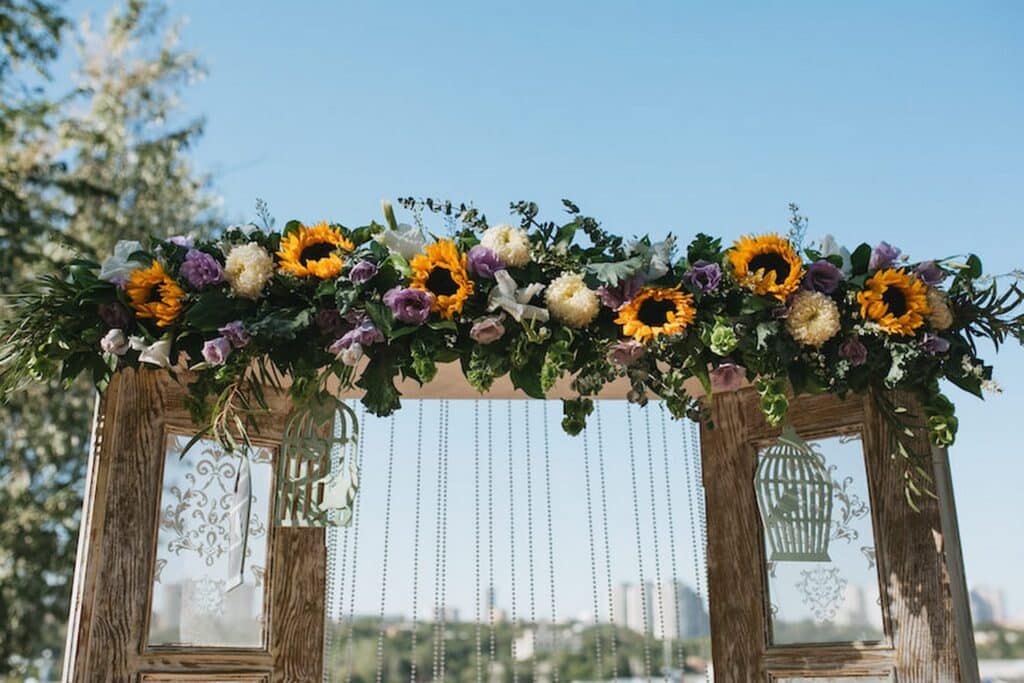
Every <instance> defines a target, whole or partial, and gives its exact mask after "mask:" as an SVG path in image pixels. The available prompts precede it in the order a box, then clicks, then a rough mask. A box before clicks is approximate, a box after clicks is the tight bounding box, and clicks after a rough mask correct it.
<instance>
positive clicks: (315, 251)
mask: <svg viewBox="0 0 1024 683" xmlns="http://www.w3.org/2000/svg"><path fill="white" fill-rule="evenodd" d="M333 252H334V245H333V244H331V243H330V242H319V243H317V244H311V245H309V246H308V247H306V248H305V249H303V250H302V253H300V254H299V263H301V264H302V265H306V264H307V263H309V262H310V261H319V260H320V259H322V258H325V257H327V256H330V255H331V254H332V253H333Z"/></svg>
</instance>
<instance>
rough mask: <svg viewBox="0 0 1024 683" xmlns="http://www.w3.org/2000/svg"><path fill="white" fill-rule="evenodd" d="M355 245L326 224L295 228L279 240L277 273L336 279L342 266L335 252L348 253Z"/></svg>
mask: <svg viewBox="0 0 1024 683" xmlns="http://www.w3.org/2000/svg"><path fill="white" fill-rule="evenodd" d="M353 249H355V245H354V244H353V243H352V241H351V240H350V239H348V238H347V237H345V235H344V234H342V232H341V230H339V229H337V228H333V227H331V226H330V225H328V224H327V222H326V221H321V222H320V223H317V224H316V225H313V226H309V227H307V226H305V225H301V226H299V229H298V230H296V231H295V232H292V233H290V234H288V235H286V236H285V237H284V238H283V239H282V240H281V245H280V248H279V250H278V252H277V258H278V260H279V262H280V264H281V271H282V272H285V273H289V274H291V275H294V276H296V277H316V278H320V279H321V280H326V279H329V278H332V277H337V276H338V274H339V273H340V272H341V268H342V266H343V265H344V264H345V259H344V257H343V256H342V255H341V254H339V253H338V251H339V250H341V251H345V252H350V251H352V250H353Z"/></svg>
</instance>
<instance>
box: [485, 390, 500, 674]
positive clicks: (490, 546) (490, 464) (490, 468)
mask: <svg viewBox="0 0 1024 683" xmlns="http://www.w3.org/2000/svg"><path fill="white" fill-rule="evenodd" d="M493 405H494V401H488V402H487V576H488V582H487V631H488V633H487V649H488V653H487V679H488V680H490V678H491V671H492V669H493V667H494V662H495V660H496V659H497V657H498V643H497V638H496V636H495V633H494V616H495V614H494V605H493V604H492V602H493V600H494V420H493V417H494V414H493V413H494V411H493V410H492V406H493Z"/></svg>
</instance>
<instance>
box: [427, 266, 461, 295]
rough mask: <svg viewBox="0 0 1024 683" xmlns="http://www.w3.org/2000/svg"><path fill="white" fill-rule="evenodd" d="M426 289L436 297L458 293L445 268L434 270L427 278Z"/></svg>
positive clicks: (450, 274) (449, 273)
mask: <svg viewBox="0 0 1024 683" xmlns="http://www.w3.org/2000/svg"><path fill="white" fill-rule="evenodd" d="M427 289H429V290H430V291H431V292H433V293H434V294H436V295H437V296H451V295H452V294H454V293H455V292H457V291H459V286H458V285H457V284H455V279H454V278H452V273H451V271H450V270H448V269H447V268H440V267H438V268H434V269H433V270H432V271H430V275H428V276H427Z"/></svg>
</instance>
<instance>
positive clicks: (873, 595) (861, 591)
mask: <svg viewBox="0 0 1024 683" xmlns="http://www.w3.org/2000/svg"><path fill="white" fill-rule="evenodd" d="M877 604H878V589H877V587H872V588H867V589H865V587H864V586H861V585H858V584H852V583H851V584H848V585H847V586H846V589H845V590H844V591H843V601H842V604H841V605H840V607H839V609H838V610H836V616H835V619H834V621H835V623H836V624H838V625H841V626H871V625H872V624H873V621H874V619H876V618H877V617H875V616H874V615H877V613H878V609H877V607H874V606H873V605H877Z"/></svg>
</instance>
